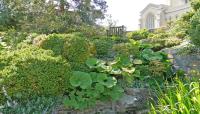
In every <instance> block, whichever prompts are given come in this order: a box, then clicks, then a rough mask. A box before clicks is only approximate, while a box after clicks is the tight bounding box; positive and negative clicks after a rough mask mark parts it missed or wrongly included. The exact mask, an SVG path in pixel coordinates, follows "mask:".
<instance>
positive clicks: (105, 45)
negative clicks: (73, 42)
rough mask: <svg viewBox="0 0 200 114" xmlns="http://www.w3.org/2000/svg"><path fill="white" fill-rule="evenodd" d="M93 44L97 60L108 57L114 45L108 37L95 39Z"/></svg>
mask: <svg viewBox="0 0 200 114" xmlns="http://www.w3.org/2000/svg"><path fill="white" fill-rule="evenodd" d="M93 42H94V45H95V47H96V52H97V57H98V58H105V57H109V54H110V53H111V50H112V46H113V44H114V41H113V40H112V39H111V38H110V37H100V38H96V39H94V41H93Z"/></svg>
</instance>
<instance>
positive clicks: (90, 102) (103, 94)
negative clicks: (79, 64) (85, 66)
mask: <svg viewBox="0 0 200 114" xmlns="http://www.w3.org/2000/svg"><path fill="white" fill-rule="evenodd" d="M70 84H71V92H70V93H68V95H67V98H66V99H65V101H64V104H65V106H67V107H69V108H74V109H79V110H80V109H85V108H88V107H91V106H94V105H95V104H96V102H97V101H104V100H106V101H108V100H118V99H119V98H120V97H121V96H122V94H123V89H122V88H121V87H120V86H118V85H117V80H116V78H115V77H112V76H110V75H108V74H105V73H96V72H90V73H86V72H80V71H74V72H73V76H72V77H71V78H70Z"/></svg>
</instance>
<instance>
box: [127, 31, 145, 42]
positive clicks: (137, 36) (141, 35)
mask: <svg viewBox="0 0 200 114" xmlns="http://www.w3.org/2000/svg"><path fill="white" fill-rule="evenodd" d="M148 35H149V31H148V30H146V29H142V30H139V31H134V32H130V33H128V34H127V37H128V38H130V39H134V40H142V39H146V38H148Z"/></svg>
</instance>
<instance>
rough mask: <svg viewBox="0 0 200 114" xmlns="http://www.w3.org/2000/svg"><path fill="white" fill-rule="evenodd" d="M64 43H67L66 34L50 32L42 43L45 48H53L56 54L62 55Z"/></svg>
mask: <svg viewBox="0 0 200 114" xmlns="http://www.w3.org/2000/svg"><path fill="white" fill-rule="evenodd" d="M64 43H65V36H64V35H61V34H50V35H48V36H47V38H46V39H45V40H44V41H43V42H42V43H41V47H42V48H43V49H49V50H52V51H53V52H54V54H55V55H62V53H63V46H64Z"/></svg>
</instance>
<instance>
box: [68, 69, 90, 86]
mask: <svg viewBox="0 0 200 114" xmlns="http://www.w3.org/2000/svg"><path fill="white" fill-rule="evenodd" d="M70 84H71V85H72V86H74V87H79V86H80V87H81V88H82V89H87V88H88V87H90V86H91V85H92V78H91V76H90V74H88V73H85V72H80V71H74V72H73V76H72V77H71V78H70Z"/></svg>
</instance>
